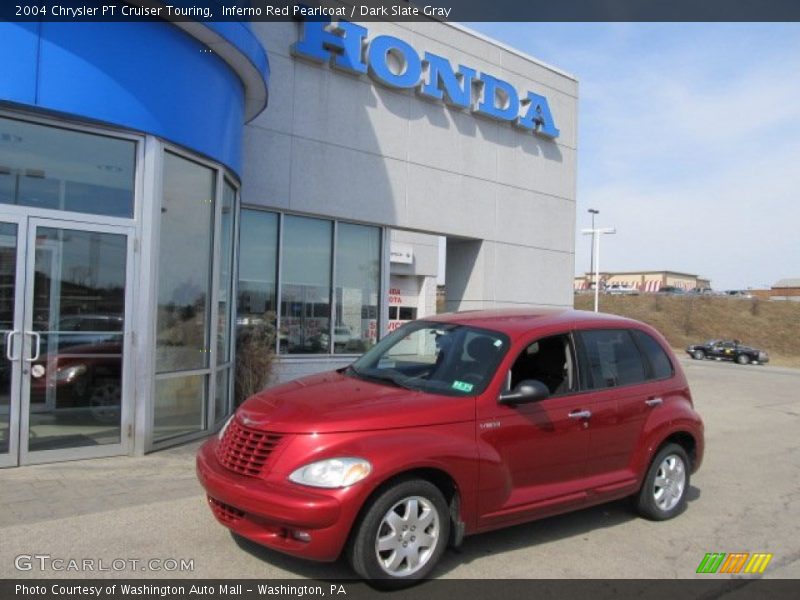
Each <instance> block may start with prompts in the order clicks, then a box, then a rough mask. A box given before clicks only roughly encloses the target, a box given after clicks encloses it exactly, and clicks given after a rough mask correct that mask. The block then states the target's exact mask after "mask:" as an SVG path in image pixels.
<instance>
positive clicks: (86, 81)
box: [0, 22, 269, 173]
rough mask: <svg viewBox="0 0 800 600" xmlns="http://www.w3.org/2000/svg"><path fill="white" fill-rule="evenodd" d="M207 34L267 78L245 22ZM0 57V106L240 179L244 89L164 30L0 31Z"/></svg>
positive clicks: (201, 51)
mask: <svg viewBox="0 0 800 600" xmlns="http://www.w3.org/2000/svg"><path fill="white" fill-rule="evenodd" d="M208 28H209V29H211V30H212V31H214V33H216V34H217V35H220V36H221V37H223V38H224V39H225V40H226V41H228V42H229V43H230V44H232V45H233V46H235V47H236V49H237V50H238V51H239V52H240V53H241V55H243V56H244V57H245V58H246V59H247V60H248V61H249V62H250V63H252V64H253V66H254V67H255V68H256V69H257V71H258V72H259V73H260V74H261V76H262V77H263V78H264V80H265V81H266V80H267V78H268V76H269V64H268V61H267V57H266V53H265V52H264V50H263V48H261V46H260V44H259V43H258V41H257V40H256V39H255V37H254V36H253V34H252V33H251V32H250V30H249V28H248V27H247V25H246V24H244V23H212V24H209V25H208ZM0 57H4V58H5V60H4V61H3V62H4V63H5V64H6V65H7V68H10V69H12V71H11V73H6V74H5V76H4V77H3V78H2V79H1V80H0V101H2V100H6V101H11V102H16V103H22V104H28V105H32V106H35V107H37V108H42V109H45V110H52V111H57V112H62V113H67V114H70V115H75V116H77V117H79V118H86V119H92V120H97V121H102V122H106V123H110V124H113V125H117V126H121V127H125V128H128V129H133V130H137V131H143V132H146V133H151V134H154V135H157V136H159V137H162V138H165V139H167V140H170V141H172V142H175V143H177V144H180V145H182V146H184V147H186V148H189V149H191V150H194V151H197V152H200V153H202V154H205V155H207V156H209V157H210V158H212V159H214V160H217V161H219V162H221V163H223V164H225V165H226V166H228V167H230V168H231V169H233V170H234V171H236V172H237V173H239V172H240V169H241V160H242V156H241V155H242V148H241V146H242V127H243V124H244V121H245V99H244V94H245V90H244V85H243V83H242V81H241V80H240V79H239V76H238V75H237V74H236V72H235V71H234V70H233V68H232V67H231V66H230V65H228V64H227V63H226V62H224V61H223V60H222V59H221V58H219V57H218V56H216V55H215V54H214V53H213V52H210V51H208V49H206V48H205V46H204V45H203V44H202V43H200V42H198V41H197V40H195V39H194V38H193V37H191V36H190V35H189V34H187V33H185V32H183V31H182V30H180V29H178V28H177V27H175V26H173V25H171V24H169V23H167V22H145V23H81V22H69V23H33V24H13V23H0Z"/></svg>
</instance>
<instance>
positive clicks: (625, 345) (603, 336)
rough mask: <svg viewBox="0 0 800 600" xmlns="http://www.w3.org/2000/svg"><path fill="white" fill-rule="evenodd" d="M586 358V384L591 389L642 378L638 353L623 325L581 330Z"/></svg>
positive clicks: (642, 369) (642, 366)
mask: <svg viewBox="0 0 800 600" xmlns="http://www.w3.org/2000/svg"><path fill="white" fill-rule="evenodd" d="M581 338H582V339H583V345H584V348H585V351H586V360H587V362H588V365H587V366H588V370H589V372H588V377H589V381H588V382H587V385H588V386H589V387H590V388H592V389H601V388H608V387H616V386H620V385H629V384H632V383H639V382H642V381H644V379H645V376H644V364H643V363H642V357H641V355H640V354H639V351H638V350H637V348H636V345H635V344H634V343H633V339H632V338H631V336H630V334H629V333H628V332H627V331H626V330H623V329H613V330H612V329H597V330H592V331H583V332H581Z"/></svg>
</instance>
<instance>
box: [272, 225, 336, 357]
mask: <svg viewBox="0 0 800 600" xmlns="http://www.w3.org/2000/svg"><path fill="white" fill-rule="evenodd" d="M283 234H284V235H283V243H282V247H283V256H282V261H283V269H282V279H283V281H282V282H281V290H282V297H281V330H280V350H281V352H284V351H285V352H288V353H289V354H294V353H297V354H320V353H327V352H330V333H329V332H330V314H331V310H330V308H331V306H330V297H331V254H332V251H331V246H332V242H333V223H332V222H330V221H323V220H320V219H310V218H307V217H295V216H287V217H285V218H284V230H283Z"/></svg>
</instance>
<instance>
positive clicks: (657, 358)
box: [632, 329, 673, 379]
mask: <svg viewBox="0 0 800 600" xmlns="http://www.w3.org/2000/svg"><path fill="white" fill-rule="evenodd" d="M632 333H633V337H634V338H636V343H637V344H638V345H639V349H640V350H641V351H642V352H643V353H644V355H645V356H646V357H647V362H649V363H650V373H649V378H650V379H666V378H667V377H672V374H673V369H672V362H671V361H670V360H669V357H668V356H667V353H666V352H664V349H663V348H662V347H661V344H659V343H658V342H657V341H655V340H654V339H653V338H652V337H651V336H650V335H649V334H647V333H645V332H644V331H639V330H638V329H634V330H633V331H632Z"/></svg>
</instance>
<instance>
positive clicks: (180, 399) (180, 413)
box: [153, 375, 208, 441]
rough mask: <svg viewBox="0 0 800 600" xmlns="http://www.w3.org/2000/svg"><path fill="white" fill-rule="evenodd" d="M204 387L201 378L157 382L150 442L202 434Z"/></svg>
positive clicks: (191, 376) (202, 378)
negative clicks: (200, 432) (151, 439)
mask: <svg viewBox="0 0 800 600" xmlns="http://www.w3.org/2000/svg"><path fill="white" fill-rule="evenodd" d="M207 387H208V377H207V376H205V375H190V376H188V377H172V378H170V379H157V380H156V399H155V413H154V419H153V439H154V440H156V441H161V440H165V439H168V438H173V437H176V436H179V435H185V434H187V433H195V432H198V431H203V429H205V421H206V419H205V406H206V388H207Z"/></svg>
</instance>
